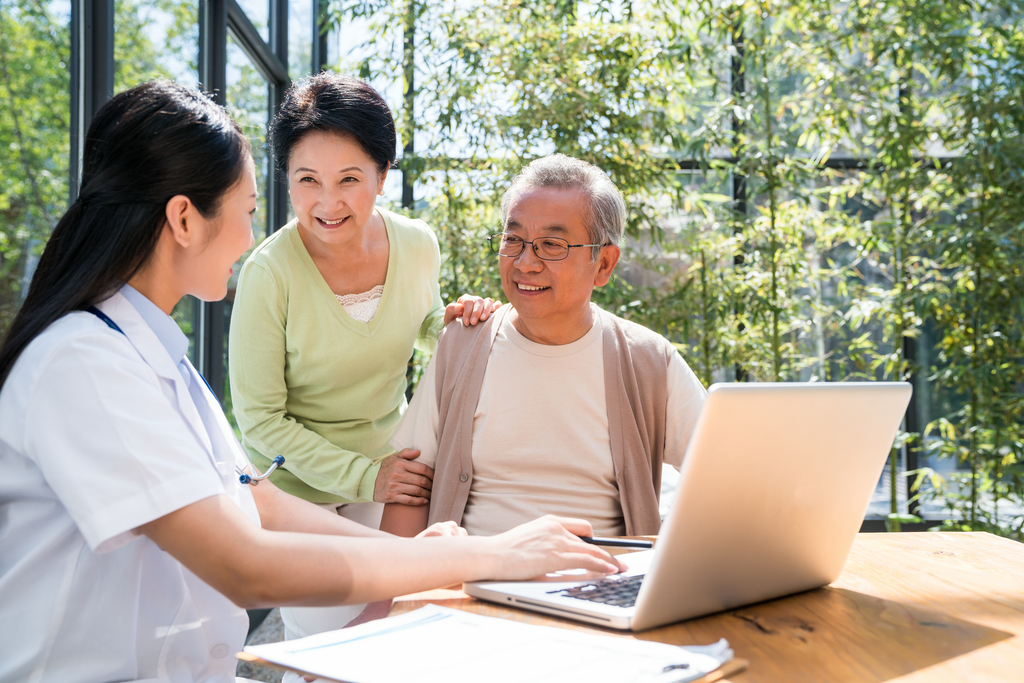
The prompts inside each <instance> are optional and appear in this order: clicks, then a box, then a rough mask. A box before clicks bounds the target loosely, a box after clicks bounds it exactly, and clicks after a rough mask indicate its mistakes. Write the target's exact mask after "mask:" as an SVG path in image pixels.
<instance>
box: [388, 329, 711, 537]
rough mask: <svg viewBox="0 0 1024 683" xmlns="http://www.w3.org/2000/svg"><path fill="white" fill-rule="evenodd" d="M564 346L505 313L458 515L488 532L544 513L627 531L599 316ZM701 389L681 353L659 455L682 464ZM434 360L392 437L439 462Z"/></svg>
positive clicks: (672, 369)
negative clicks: (522, 329) (469, 481)
mask: <svg viewBox="0 0 1024 683" xmlns="http://www.w3.org/2000/svg"><path fill="white" fill-rule="evenodd" d="M594 320H595V323H594V326H593V327H591V329H590V331H588V332H587V334H586V335H584V336H583V337H582V338H581V339H578V340H577V341H574V342H572V343H570V344H565V345H560V346H550V345H545V344H537V343H535V342H532V341H530V340H529V339H527V338H526V337H524V336H523V335H522V334H520V333H519V332H518V331H517V330H516V329H515V327H514V326H513V325H512V323H511V322H510V321H509V318H508V317H507V316H506V318H505V319H504V321H503V322H502V324H501V327H500V328H499V329H498V331H497V333H496V335H495V339H494V344H493V345H492V346H491V352H490V355H489V356H488V359H487V369H486V371H485V373H484V380H483V384H482V386H481V389H480V400H479V402H478V404H477V407H476V412H475V413H474V415H473V486H472V488H471V490H470V494H469V499H468V501H467V503H466V509H465V512H464V514H463V518H462V526H463V527H465V528H466V530H467V531H468V532H469V533H470V534H474V535H492V534H497V533H501V532H503V531H506V530H508V529H510V528H512V527H513V526H516V525H517V524H521V523H523V522H527V521H530V520H532V519H535V518H537V517H540V516H541V515H545V514H557V515H564V516H568V517H582V518H584V519H587V520H588V521H590V523H591V525H592V526H593V527H594V533H595V534H597V535H601V536H616V535H621V534H624V533H625V522H624V521H623V518H622V506H621V505H620V503H619V490H618V485H617V483H616V480H615V471H614V468H613V465H612V455H611V445H610V442H609V437H608V410H607V405H606V402H605V388H604V344H603V343H602V324H601V317H600V316H599V315H597V314H596V312H595V315H594ZM705 396H706V391H705V390H704V387H703V386H701V384H700V381H699V380H698V379H697V378H696V376H695V375H694V374H693V372H692V371H691V370H690V368H689V367H688V366H687V365H686V362H685V361H683V359H682V357H680V356H679V355H678V354H677V355H676V356H675V357H674V358H673V360H672V361H671V362H670V363H669V367H668V401H667V412H666V429H665V432H666V433H665V462H666V463H668V464H670V465H672V466H673V467H675V468H677V469H678V467H679V465H680V463H681V462H682V459H683V454H684V453H685V451H686V445H687V444H688V443H689V441H690V435H691V434H692V433H693V427H694V425H695V424H696V421H697V415H698V413H699V412H700V407H701V405H702V404H703V401H704V397H705ZM437 441H438V408H437V391H436V384H435V371H434V365H433V363H431V364H430V365H428V366H427V370H426V372H425V373H424V375H423V378H422V379H421V380H420V384H419V386H418V387H417V389H416V395H415V396H413V400H412V402H411V403H410V404H409V409H408V411H407V412H406V414H405V416H404V417H403V419H402V422H401V423H400V424H399V427H398V431H396V432H395V436H394V437H393V438H392V440H391V445H392V446H394V447H395V448H396V449H402V448H415V449H418V450H419V451H420V457H419V461H420V462H424V463H426V464H428V465H430V466H431V467H433V466H434V463H435V462H436V461H437Z"/></svg>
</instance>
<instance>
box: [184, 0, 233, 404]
mask: <svg viewBox="0 0 1024 683" xmlns="http://www.w3.org/2000/svg"><path fill="white" fill-rule="evenodd" d="M227 4H228V0H200V3H199V83H200V84H201V86H202V88H203V89H204V90H206V91H207V92H208V93H210V95H211V96H212V97H213V100H214V101H215V102H217V103H218V104H220V105H224V104H226V102H227V68H228V67H227V63H228V11H227ZM224 312H225V307H224V302H223V301H213V302H207V301H199V300H197V301H196V306H195V309H194V310H193V325H194V334H195V345H196V346H195V348H196V368H197V369H198V370H199V372H200V373H201V374H202V375H203V377H205V378H206V381H207V382H208V383H209V385H210V388H211V389H213V393H214V394H216V396H217V399H218V400H219V401H222V402H223V400H224Z"/></svg>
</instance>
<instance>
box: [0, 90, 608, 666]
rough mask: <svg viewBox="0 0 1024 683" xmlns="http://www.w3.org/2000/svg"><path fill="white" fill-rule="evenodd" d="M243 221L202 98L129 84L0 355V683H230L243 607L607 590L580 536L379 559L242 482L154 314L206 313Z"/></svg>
mask: <svg viewBox="0 0 1024 683" xmlns="http://www.w3.org/2000/svg"><path fill="white" fill-rule="evenodd" d="M255 203H256V182H255V178H254V173H253V162H252V159H251V156H250V153H249V148H248V144H247V142H246V140H245V138H244V137H243V135H242V134H241V132H240V130H239V128H238V126H237V125H235V124H234V123H233V122H232V121H231V119H230V118H229V117H228V115H227V114H226V112H225V111H224V110H223V109H222V108H220V107H218V106H216V105H215V104H213V103H212V102H211V101H210V100H208V99H206V98H205V97H204V96H203V95H201V94H200V93H198V92H196V91H193V90H189V89H187V88H184V87H181V86H178V85H175V84H172V83H168V82H156V83H147V84H144V85H141V86H139V87H137V88H134V89H132V90H129V91H127V92H124V93H121V94H120V95H117V96H115V97H114V98H113V99H112V100H111V101H110V102H108V103H107V104H106V105H105V106H104V107H103V108H102V109H101V110H100V112H99V113H98V114H97V115H96V117H95V119H94V121H93V123H92V125H91V127H90V129H89V133H88V135H87V138H86V146H85V154H84V158H83V169H82V186H81V191H80V194H79V198H78V200H77V201H76V202H75V203H74V204H73V205H72V206H71V208H70V209H69V210H68V212H67V213H66V214H65V215H64V217H63V218H62V219H61V220H60V222H59V223H58V224H57V226H56V228H55V230H54V232H53V236H52V237H51V239H50V241H49V243H48V244H47V246H46V250H45V251H44V253H43V255H42V258H41V259H40V262H39V266H38V268H37V270H36V272H35V275H34V277H33V279H32V284H31V288H30V289H29V292H28V296H27V298H26V300H25V303H24V305H23V307H22V309H21V311H20V312H19V313H18V316H17V317H16V318H15V320H14V323H13V324H12V326H11V329H10V330H9V332H8V335H7V337H6V338H5V340H4V342H3V345H2V347H0V387H2V388H0V468H2V472H3V474H2V476H0V504H2V506H0V680H3V681H14V680H19V681H20V680H32V681H44V682H45V681H61V682H64V683H74V682H76V681H82V682H90V681H113V680H117V681H129V680H134V681H139V680H146V681H232V680H234V671H235V660H234V657H233V655H234V653H235V652H236V651H238V650H239V649H240V648H241V647H242V644H243V639H244V636H245V633H246V626H247V623H248V622H247V618H246V614H245V611H244V610H243V609H242V608H244V607H256V606H270V605H329V604H342V603H351V602H370V601H374V600H381V599H386V598H389V597H393V596H395V595H400V594H403V593H408V592H411V591H418V590H425V589H428V588H433V587H437V586H443V585H447V584H451V583H454V582H457V581H465V580H474V579H482V578H508V579H513V578H526V577H529V576H535V575H538V574H541V573H544V572H549V571H555V570H560V569H565V568H569V567H586V568H588V569H591V570H596V571H601V572H611V571H616V570H617V569H618V565H617V564H616V563H615V561H614V560H613V559H612V558H610V557H609V556H608V555H606V554H605V553H604V552H602V551H600V550H599V549H597V548H595V547H593V546H589V545H585V544H584V543H582V542H581V541H579V540H578V539H577V538H576V537H575V536H574V535H573V534H574V533H575V534H584V535H588V534H590V526H589V524H587V523H585V522H581V521H578V520H568V519H558V518H544V519H541V520H537V521H536V522H532V523H530V524H527V525H524V526H522V527H518V528H517V529H514V530H513V531H511V532H508V533H507V534H503V535H501V536H493V537H486V538H485V537H480V538H470V537H466V536H462V535H459V534H458V533H457V530H455V529H454V528H453V527H447V528H440V529H438V528H434V529H432V531H431V530H428V531H431V533H433V534H434V535H435V537H432V538H417V539H398V538H395V537H391V536H388V535H387V534H385V533H382V532H379V531H375V530H371V529H368V528H366V527H362V526H360V525H358V524H356V523H353V522H350V521H348V520H346V519H344V518H342V517H339V516H337V515H332V514H330V513H328V512H326V511H325V510H322V509H320V508H318V507H317V506H315V505H312V504H310V503H307V502H305V501H302V500H299V499H298V498H294V497H292V496H289V495H287V494H285V493H283V492H281V491H280V490H278V489H276V488H275V487H274V486H273V485H272V484H271V483H270V482H269V481H263V482H260V483H259V485H258V486H246V485H244V484H242V483H240V482H239V477H238V474H237V472H236V468H243V469H244V468H248V467H250V466H249V464H248V461H247V460H246V458H245V455H244V453H243V451H242V450H241V447H240V446H239V444H238V442H237V441H236V440H235V438H234V435H233V434H232V432H231V429H230V428H229V426H228V423H227V421H226V420H225V418H224V415H223V413H222V412H221V410H220V408H219V406H218V405H217V403H216V401H215V399H214V398H213V395H212V394H211V393H210V391H209V389H208V388H207V386H206V385H205V383H204V381H203V379H202V377H200V376H199V375H198V374H197V373H196V371H195V369H194V368H193V367H192V365H191V364H190V363H189V362H188V360H187V358H186V357H185V352H186V350H187V346H188V344H187V340H186V339H185V337H184V335H182V333H181V332H180V330H178V328H177V326H176V325H175V324H174V322H173V321H172V320H171V318H170V317H169V315H168V314H169V313H170V311H171V309H172V308H173V307H174V305H175V304H176V303H177V302H178V300H179V299H180V298H181V297H182V296H184V295H185V294H192V295H194V296H197V297H199V298H201V299H204V300H216V299H219V298H221V297H223V296H224V294H225V290H226V283H227V280H228V278H229V276H230V274H231V265H232V264H233V263H234V262H235V261H236V260H237V259H238V257H239V256H240V255H241V254H242V253H243V252H244V251H245V250H246V249H248V248H249V246H250V245H251V244H252V239H253V238H252V231H251V215H252V212H253V210H254V208H255V205H256V204H255ZM286 455H287V454H286ZM249 471H250V473H252V474H255V473H253V472H252V471H251V470H249Z"/></svg>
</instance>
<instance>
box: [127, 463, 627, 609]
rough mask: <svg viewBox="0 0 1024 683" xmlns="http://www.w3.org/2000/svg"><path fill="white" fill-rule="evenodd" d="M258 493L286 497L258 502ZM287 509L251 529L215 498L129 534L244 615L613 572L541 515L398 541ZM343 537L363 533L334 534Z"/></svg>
mask: <svg viewBox="0 0 1024 683" xmlns="http://www.w3.org/2000/svg"><path fill="white" fill-rule="evenodd" d="M262 487H263V484H262V483H261V484H260V486H259V487H257V488H262ZM268 488H269V487H268ZM268 493H269V494H270V495H273V496H277V495H280V496H287V494H284V493H283V492H280V491H278V492H276V493H274V492H273V491H267V492H263V493H261V495H266V494H268ZM289 498H290V496H289ZM295 501H296V503H301V505H295V506H292V505H291V504H290V503H289V502H287V501H286V500H285V499H283V498H278V499H277V500H276V501H275V504H276V505H278V506H279V507H278V508H277V509H276V510H274V511H271V510H270V509H267V512H268V513H270V514H268V517H267V519H266V521H265V524H266V525H267V527H269V528H261V527H258V526H256V525H254V524H253V523H252V522H250V521H249V520H248V518H246V517H245V515H244V514H243V513H242V512H241V510H239V509H238V507H237V506H236V505H235V504H234V502H233V501H232V500H231V499H229V498H228V497H227V496H225V495H218V496H213V497H210V498H205V499H203V500H200V501H198V502H196V503H192V504H191V505H187V506H185V507H183V508H180V509H178V510H176V511H174V512H172V513H170V514H168V515H165V516H164V517H161V518H159V519H156V520H154V521H152V522H149V523H148V524H145V525H143V526H142V527H140V528H139V530H140V531H141V532H142V533H144V534H146V536H148V537H149V538H150V539H152V540H153V541H154V542H155V543H156V544H157V545H159V546H160V547H161V548H163V549H164V550H165V551H166V552H168V553H170V554H171V555H172V556H173V557H175V558H176V559H177V560H178V561H179V562H181V563H182V564H183V565H185V566H186V567H188V568H189V570H191V571H192V572H193V573H194V574H196V575H197V576H198V577H199V578H201V579H202V580H203V581H205V582H206V583H208V584H210V585H211V586H212V587H213V588H215V589H216V590H218V591H220V592H221V593H223V594H224V595H226V596H227V597H228V598H229V599H230V600H231V601H232V602H234V603H235V604H237V605H239V606H240V607H245V608H255V607H272V606H279V605H311V606H312V605H338V604H347V603H360V602H374V601H377V600H384V599H388V598H393V597H396V596H398V595H404V594H407V593H414V592H417V591H422V590H429V589H431V588H438V587H440V586H447V585H450V584H453V583H459V582H462V581H477V580H482V579H508V580H516V579H528V578H531V577H534V576H539V575H541V574H544V573H547V572H553V571H559V570H562V569H570V568H577V567H579V568H584V569H588V570H591V571H596V572H602V573H611V572H616V571H620V570H621V569H622V567H621V565H620V564H619V563H618V562H617V561H616V560H615V559H614V558H612V557H611V556H610V555H608V554H607V553H605V552H604V551H603V550H601V549H599V548H597V547H595V546H591V545H587V544H585V543H583V542H582V541H580V540H579V539H578V538H577V537H576V536H577V535H582V536H586V535H591V529H590V524H589V523H588V522H586V521H583V520H577V519H568V518H560V517H553V516H547V517H542V518H541V519H538V520H535V521H533V522H529V523H527V524H524V525H522V526H519V527H516V528H515V529H512V530H510V531H508V532H506V533H503V534H500V535H498V536H487V537H484V536H475V537H467V536H440V537H431V538H410V539H403V538H396V537H393V536H389V535H387V534H382V533H381V532H376V531H373V530H371V529H367V528H365V527H360V528H359V529H350V528H349V527H348V525H340V526H339V525H335V524H334V520H339V521H342V522H345V521H347V520H340V519H339V518H338V517H336V516H332V515H330V514H329V513H326V514H325V515H320V514H319V512H324V511H322V510H317V509H316V506H313V505H310V504H308V503H306V502H305V501H300V500H298V499H295ZM307 505H308V506H309V507H308V508H306V507H305V506H307ZM309 508H313V509H309ZM260 512H261V514H263V512H264V507H263V506H260ZM355 526H359V525H355ZM286 529H287V530H286ZM292 529H294V530H292ZM349 532H355V533H359V534H363V535H362V536H355V535H336V534H338V533H346V534H347V533H349ZM378 534H379V536H378ZM410 567H415V570H412V571H410V569H409V568H410Z"/></svg>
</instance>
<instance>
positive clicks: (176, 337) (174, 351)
mask: <svg viewBox="0 0 1024 683" xmlns="http://www.w3.org/2000/svg"><path fill="white" fill-rule="evenodd" d="M121 294H123V295H124V297H125V298H126V299H128V302H129V303H130V304H131V305H132V306H133V307H134V308H135V310H136V311H138V312H139V315H140V316H142V320H143V321H144V322H145V323H146V325H148V326H149V329H151V330H153V332H154V333H155V334H156V338H157V339H159V340H160V344H162V345H163V347H164V348H165V349H167V354H168V355H169V356H170V357H171V360H172V361H174V363H175V365H177V364H180V363H181V361H182V359H183V358H185V354H186V353H187V352H188V337H186V336H185V333H184V332H182V331H181V328H180V327H178V324H177V323H176V322H174V320H173V319H172V318H171V316H169V315H167V314H166V313H164V312H163V310H161V309H160V307H159V306H157V305H156V304H155V303H153V302H152V301H150V300H149V299H148V298H146V295H145V294H143V293H142V292H140V291H139V290H137V289H135V288H134V287H132V286H131V285H129V284H125V285H124V286H122V287H121ZM179 371H181V368H179ZM185 379H186V381H189V378H188V377H186V378H185Z"/></svg>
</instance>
